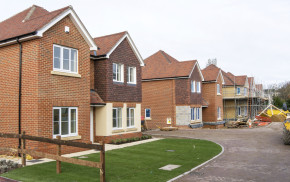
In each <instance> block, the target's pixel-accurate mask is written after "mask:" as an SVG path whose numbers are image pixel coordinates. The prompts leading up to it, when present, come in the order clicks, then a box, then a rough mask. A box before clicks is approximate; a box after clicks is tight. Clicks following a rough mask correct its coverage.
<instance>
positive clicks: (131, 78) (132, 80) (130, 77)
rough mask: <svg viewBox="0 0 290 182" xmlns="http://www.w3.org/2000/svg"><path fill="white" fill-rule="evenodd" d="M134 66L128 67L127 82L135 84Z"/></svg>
mask: <svg viewBox="0 0 290 182" xmlns="http://www.w3.org/2000/svg"><path fill="white" fill-rule="evenodd" d="M136 80H137V79H136V67H128V80H127V81H128V83H131V84H136Z"/></svg>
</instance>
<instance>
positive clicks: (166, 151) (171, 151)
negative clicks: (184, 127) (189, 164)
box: [166, 150, 175, 152]
mask: <svg viewBox="0 0 290 182" xmlns="http://www.w3.org/2000/svg"><path fill="white" fill-rule="evenodd" d="M166 152H175V150H166Z"/></svg>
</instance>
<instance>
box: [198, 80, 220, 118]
mask: <svg viewBox="0 0 290 182" xmlns="http://www.w3.org/2000/svg"><path fill="white" fill-rule="evenodd" d="M217 84H220V92H221V95H217ZM202 94H203V97H204V99H205V100H206V101H207V102H208V104H209V105H208V107H207V108H203V112H202V118H203V121H204V122H216V121H217V117H218V114H217V108H218V107H220V108H221V119H223V97H222V78H221V76H219V78H218V81H217V82H211V83H206V82H205V83H203V84H202Z"/></svg>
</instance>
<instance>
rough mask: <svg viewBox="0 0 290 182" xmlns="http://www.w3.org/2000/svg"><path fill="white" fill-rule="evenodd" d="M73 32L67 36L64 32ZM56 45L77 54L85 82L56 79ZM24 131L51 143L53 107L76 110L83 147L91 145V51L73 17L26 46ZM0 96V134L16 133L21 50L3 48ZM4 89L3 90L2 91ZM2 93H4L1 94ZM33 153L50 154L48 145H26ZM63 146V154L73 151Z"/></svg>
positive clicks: (23, 93)
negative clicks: (76, 51) (41, 151)
mask: <svg viewBox="0 0 290 182" xmlns="http://www.w3.org/2000/svg"><path fill="white" fill-rule="evenodd" d="M65 26H69V27H70V32H69V33H65V32H64V27H65ZM53 44H58V45H62V46H67V47H71V48H75V49H77V50H78V70H79V71H78V72H79V74H80V75H81V78H77V77H67V76H60V75H53V74H51V71H52V70H53ZM22 45H23V63H22V70H23V72H22V103H21V105H22V111H21V112H22V114H21V117H22V122H21V126H22V128H21V129H22V131H26V133H27V134H28V135H34V136H41V137H48V138H52V135H53V122H52V121H53V119H52V115H53V114H52V112H53V107H56V106H74V107H77V108H78V126H77V127H78V134H79V135H80V136H81V140H78V141H81V142H90V141H89V139H90V136H89V133H90V132H89V131H90V57H89V56H90V48H89V46H88V45H87V43H86V42H85V40H84V38H83V37H82V35H81V34H80V33H79V31H78V29H77V28H76V27H75V25H74V24H73V22H72V20H71V19H70V17H68V16H67V17H65V18H64V19H62V20H60V21H59V22H58V23H56V24H55V25H54V26H53V27H51V28H50V29H49V30H47V31H46V32H45V33H44V35H43V37H42V38H40V39H35V40H30V41H26V42H23V43H22ZM0 58H1V61H0V64H1V66H0V70H1V82H2V83H1V93H0V99H1V100H0V101H1V102H0V104H1V105H2V107H0V114H1V117H0V118H1V121H0V122H1V128H0V132H11V133H18V82H19V76H18V75H19V46H18V45H17V44H14V45H10V46H7V47H2V48H0ZM2 85H5V87H4V88H3V87H2ZM2 89H3V91H2ZM28 147H29V148H34V149H38V150H42V149H43V150H47V149H48V148H51V147H52V148H53V146H51V145H47V144H46V143H41V144H40V143H38V142H33V144H32V142H28ZM72 151H73V150H71V148H70V147H64V150H63V152H64V153H68V152H72Z"/></svg>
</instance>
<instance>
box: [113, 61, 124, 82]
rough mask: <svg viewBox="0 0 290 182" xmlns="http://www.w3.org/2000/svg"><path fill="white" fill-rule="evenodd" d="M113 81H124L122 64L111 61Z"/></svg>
mask: <svg viewBox="0 0 290 182" xmlns="http://www.w3.org/2000/svg"><path fill="white" fill-rule="evenodd" d="M113 81H115V82H124V65H123V64H117V63H113Z"/></svg>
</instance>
